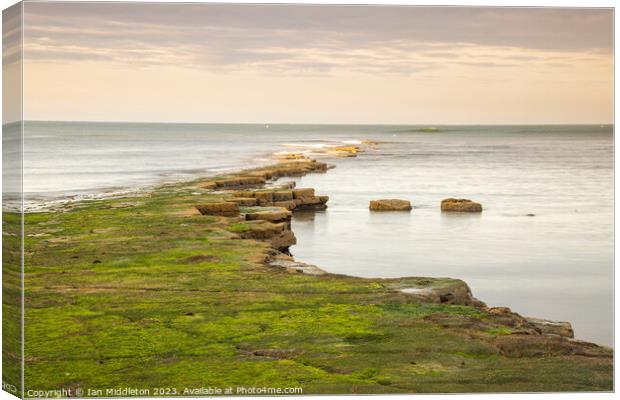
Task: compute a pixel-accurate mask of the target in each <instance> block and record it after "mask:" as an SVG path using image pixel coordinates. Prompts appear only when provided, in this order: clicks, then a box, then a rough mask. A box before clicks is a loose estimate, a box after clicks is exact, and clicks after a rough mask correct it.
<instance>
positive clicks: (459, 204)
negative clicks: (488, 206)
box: [441, 198, 482, 212]
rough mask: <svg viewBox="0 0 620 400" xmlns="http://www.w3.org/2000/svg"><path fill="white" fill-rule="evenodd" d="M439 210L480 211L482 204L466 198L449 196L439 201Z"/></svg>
mask: <svg viewBox="0 0 620 400" xmlns="http://www.w3.org/2000/svg"><path fill="white" fill-rule="evenodd" d="M441 211H453V212H482V205H480V203H475V202H473V201H471V200H467V199H452V198H450V199H444V200H442V201H441Z"/></svg>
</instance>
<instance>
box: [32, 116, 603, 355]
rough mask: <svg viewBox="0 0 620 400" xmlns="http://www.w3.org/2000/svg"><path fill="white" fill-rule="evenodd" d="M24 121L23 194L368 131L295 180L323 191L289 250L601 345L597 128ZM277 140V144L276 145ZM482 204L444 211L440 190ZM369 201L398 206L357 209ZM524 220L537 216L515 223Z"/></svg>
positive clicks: (239, 161)
mask: <svg viewBox="0 0 620 400" xmlns="http://www.w3.org/2000/svg"><path fill="white" fill-rule="evenodd" d="M440 128H441V130H440V131H439V132H434V133H425V132H419V131H416V129H415V127H406V126H319V125H316V126H302V125H272V126H269V127H268V126H265V125H200V124H93V123H41V122H36V123H35V122H30V123H27V124H26V138H25V143H24V146H25V169H24V174H25V182H24V189H25V192H27V196H26V197H27V198H26V202H27V203H28V202H31V203H36V202H40V201H43V200H49V199H53V198H58V197H63V196H67V195H87V194H92V193H96V192H101V191H102V190H103V189H106V190H108V189H111V188H114V189H121V188H135V187H141V186H148V185H152V184H157V183H162V182H167V181H172V180H178V179H187V178H191V177H193V176H197V175H204V174H210V173H215V172H217V171H221V170H226V169H235V168H239V167H242V166H249V165H256V164H259V163H267V162H270V158H269V156H270V154H272V153H273V152H277V151H282V150H294V149H296V148H298V149H305V150H310V149H312V148H317V147H320V146H322V145H324V144H329V143H332V144H333V143H341V142H347V141H355V140H363V139H374V140H380V141H382V142H383V143H382V144H381V145H379V146H376V147H375V148H374V149H371V150H369V151H368V152H367V153H365V154H364V155H363V156H360V157H357V158H347V159H338V160H334V161H333V163H334V164H336V165H337V168H336V169H333V170H330V171H329V172H328V173H327V174H319V175H308V176H306V177H303V178H299V179H298V182H299V186H308V187H314V188H316V189H317V191H318V192H320V193H321V194H328V195H329V196H330V202H329V208H328V210H327V211H325V212H321V213H316V214H310V215H303V216H299V217H298V218H296V219H295V221H294V230H295V233H296V235H297V238H298V244H297V245H296V246H294V247H293V248H292V252H293V254H294V255H295V256H296V258H297V259H299V260H303V261H305V262H309V263H313V264H317V265H319V266H321V267H322V268H324V269H326V270H328V271H331V272H336V273H344V274H350V275H356V276H365V277H398V276H407V275H416V276H435V277H444V276H448V277H455V278H461V279H464V280H465V281H467V282H468V283H469V285H470V286H471V288H472V290H473V292H474V295H475V296H476V297H478V298H479V299H481V300H483V301H485V302H487V303H488V304H489V305H502V306H509V307H511V308H512V309H513V310H515V311H517V312H519V313H521V314H523V315H529V316H537V317H542V318H549V319H556V320H567V321H571V322H572V323H573V326H574V328H575V331H576V335H577V337H578V338H581V339H586V340H590V341H595V342H597V343H601V344H606V345H611V344H612V341H613V336H612V329H613V328H612V325H613V324H612V307H613V306H612V304H613V300H612V299H613V130H612V128H611V127H600V126H512V127H506V126H494V127H491V126H480V127H475V126H468V127H455V126H451V127H440ZM284 145H288V146H284ZM446 197H465V198H470V199H473V200H476V201H479V202H481V203H482V204H483V207H484V212H483V213H482V214H480V215H446V214H442V213H440V211H439V203H440V201H441V199H443V198H446ZM376 198H402V199H408V200H411V202H412V203H413V204H414V207H415V208H414V210H413V211H412V212H411V213H370V212H369V211H368V202H369V200H371V199H376ZM526 214H535V216H533V217H531V216H526Z"/></svg>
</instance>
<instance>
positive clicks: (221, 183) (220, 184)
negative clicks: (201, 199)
mask: <svg viewBox="0 0 620 400" xmlns="http://www.w3.org/2000/svg"><path fill="white" fill-rule="evenodd" d="M265 181H266V180H265V178H264V177H260V176H236V177H231V178H226V179H220V180H216V181H215V185H216V188H218V189H221V188H230V187H240V186H255V185H262V184H264V183H265Z"/></svg>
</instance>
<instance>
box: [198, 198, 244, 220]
mask: <svg viewBox="0 0 620 400" xmlns="http://www.w3.org/2000/svg"><path fill="white" fill-rule="evenodd" d="M196 208H197V209H198V211H200V213H201V214H202V215H218V216H223V217H236V216H237V215H239V206H238V205H237V204H236V203H231V202H228V201H225V202H224V201H223V202H219V203H206V204H201V205H199V206H196Z"/></svg>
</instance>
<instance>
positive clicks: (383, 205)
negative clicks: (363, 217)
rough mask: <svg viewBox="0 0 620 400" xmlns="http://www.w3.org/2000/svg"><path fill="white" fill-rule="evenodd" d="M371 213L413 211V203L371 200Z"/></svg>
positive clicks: (395, 200)
mask: <svg viewBox="0 0 620 400" xmlns="http://www.w3.org/2000/svg"><path fill="white" fill-rule="evenodd" d="M369 208H370V211H411V208H412V207H411V203H410V202H409V201H407V200H398V199H382V200H371V201H370V206H369Z"/></svg>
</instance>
